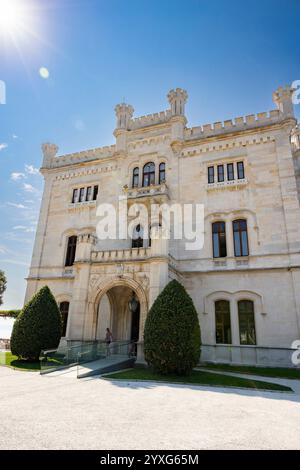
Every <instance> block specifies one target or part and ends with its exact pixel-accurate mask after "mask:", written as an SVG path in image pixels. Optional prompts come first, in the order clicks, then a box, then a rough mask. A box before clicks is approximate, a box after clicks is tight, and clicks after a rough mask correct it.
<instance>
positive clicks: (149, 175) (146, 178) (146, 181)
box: [143, 162, 155, 186]
mask: <svg viewBox="0 0 300 470" xmlns="http://www.w3.org/2000/svg"><path fill="white" fill-rule="evenodd" d="M151 184H155V165H154V163H153V162H149V163H146V165H144V168H143V186H150V185H151Z"/></svg>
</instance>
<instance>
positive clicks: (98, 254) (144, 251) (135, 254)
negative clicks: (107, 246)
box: [92, 248, 151, 263]
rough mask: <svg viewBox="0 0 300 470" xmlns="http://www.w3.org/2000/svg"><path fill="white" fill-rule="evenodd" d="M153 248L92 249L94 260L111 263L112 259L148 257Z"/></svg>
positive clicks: (127, 259)
mask: <svg viewBox="0 0 300 470" xmlns="http://www.w3.org/2000/svg"><path fill="white" fill-rule="evenodd" d="M150 250H151V248H129V249H124V250H106V251H92V261H94V262H97V263H109V262H111V261H132V260H139V259H146V258H148V257H149V256H150V252H151V251H150Z"/></svg>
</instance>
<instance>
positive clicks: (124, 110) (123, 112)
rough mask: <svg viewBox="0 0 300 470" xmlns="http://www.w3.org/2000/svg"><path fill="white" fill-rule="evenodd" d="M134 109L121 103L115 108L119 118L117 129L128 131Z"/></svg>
mask: <svg viewBox="0 0 300 470" xmlns="http://www.w3.org/2000/svg"><path fill="white" fill-rule="evenodd" d="M133 112H134V109H133V107H132V106H131V105H130V104H126V103H120V104H117V106H116V107H115V113H116V116H117V126H116V127H117V129H127V128H128V123H129V120H130V119H131V118H132V115H133Z"/></svg>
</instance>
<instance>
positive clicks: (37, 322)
mask: <svg viewBox="0 0 300 470" xmlns="http://www.w3.org/2000/svg"><path fill="white" fill-rule="evenodd" d="M61 332H62V318H61V314H60V311H59V308H58V306H57V303H56V301H55V298H54V297H53V295H52V292H51V291H50V289H49V287H48V286H45V287H42V288H41V289H40V290H39V291H38V292H37V293H36V294H35V295H34V296H33V297H32V299H31V300H30V301H29V302H28V303H27V304H26V305H25V306H24V308H23V309H22V311H21V313H20V314H19V316H18V318H17V319H16V320H15V322H14V326H13V330H12V334H11V338H10V344H11V352H12V353H13V354H15V355H16V356H18V357H20V358H23V359H28V360H31V361H32V360H34V361H35V360H38V358H39V356H40V352H41V351H42V349H52V348H56V347H57V346H58V344H59V340H60V337H61Z"/></svg>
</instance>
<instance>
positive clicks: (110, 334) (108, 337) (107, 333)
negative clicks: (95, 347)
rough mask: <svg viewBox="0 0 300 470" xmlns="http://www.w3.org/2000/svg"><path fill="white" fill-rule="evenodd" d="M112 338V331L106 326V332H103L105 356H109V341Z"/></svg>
mask: <svg viewBox="0 0 300 470" xmlns="http://www.w3.org/2000/svg"><path fill="white" fill-rule="evenodd" d="M112 340H113V335H112V332H111V331H110V329H109V328H106V333H105V343H106V357H108V356H110V343H111V342H112Z"/></svg>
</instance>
